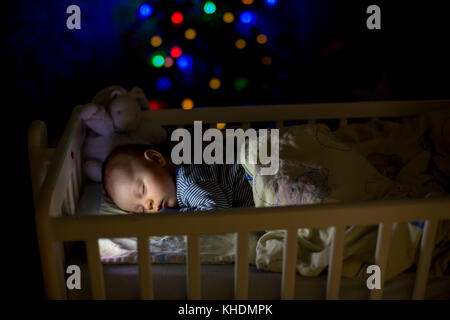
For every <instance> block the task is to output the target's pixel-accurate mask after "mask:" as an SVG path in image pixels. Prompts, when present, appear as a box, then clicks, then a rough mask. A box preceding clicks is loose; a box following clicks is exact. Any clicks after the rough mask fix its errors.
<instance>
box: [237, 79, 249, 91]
mask: <svg viewBox="0 0 450 320" xmlns="http://www.w3.org/2000/svg"><path fill="white" fill-rule="evenodd" d="M247 86H248V79H247V78H245V77H241V78H237V79H235V80H234V88H235V89H236V90H238V91H242V90H244V89H245V88H247Z"/></svg>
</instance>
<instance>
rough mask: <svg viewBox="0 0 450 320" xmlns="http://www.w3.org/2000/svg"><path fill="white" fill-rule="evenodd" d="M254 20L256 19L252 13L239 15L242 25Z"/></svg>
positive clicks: (245, 12)
mask: <svg viewBox="0 0 450 320" xmlns="http://www.w3.org/2000/svg"><path fill="white" fill-rule="evenodd" d="M255 20H256V17H255V15H254V14H253V13H251V12H250V11H244V12H242V13H241V21H242V23H246V24H248V23H251V22H254V21H255Z"/></svg>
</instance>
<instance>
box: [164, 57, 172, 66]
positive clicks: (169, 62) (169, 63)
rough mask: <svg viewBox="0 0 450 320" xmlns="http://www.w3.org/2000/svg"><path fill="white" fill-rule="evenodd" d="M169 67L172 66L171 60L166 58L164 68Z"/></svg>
mask: <svg viewBox="0 0 450 320" xmlns="http://www.w3.org/2000/svg"><path fill="white" fill-rule="evenodd" d="M171 66H173V59H172V58H171V57H170V56H167V57H166V58H165V59H164V67H166V68H170V67H171Z"/></svg>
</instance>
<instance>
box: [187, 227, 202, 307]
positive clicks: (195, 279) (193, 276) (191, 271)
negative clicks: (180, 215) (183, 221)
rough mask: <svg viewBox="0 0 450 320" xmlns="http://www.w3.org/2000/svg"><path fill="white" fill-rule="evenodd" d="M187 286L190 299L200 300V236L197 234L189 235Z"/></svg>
mask: <svg viewBox="0 0 450 320" xmlns="http://www.w3.org/2000/svg"><path fill="white" fill-rule="evenodd" d="M187 248H188V254H187V263H186V267H187V288H188V299H190V300H199V299H200V298H201V293H200V247H199V236H198V235H195V234H189V235H187Z"/></svg>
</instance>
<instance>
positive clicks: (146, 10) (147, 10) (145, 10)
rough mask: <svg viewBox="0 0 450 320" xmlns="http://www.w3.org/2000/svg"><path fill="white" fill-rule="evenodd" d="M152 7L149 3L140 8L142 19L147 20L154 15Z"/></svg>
mask: <svg viewBox="0 0 450 320" xmlns="http://www.w3.org/2000/svg"><path fill="white" fill-rule="evenodd" d="M152 12H153V10H152V7H151V6H150V5H149V4H148V3H144V4H143V5H141V6H140V7H139V15H140V16H141V18H143V19H145V18H148V17H150V16H151V15H152Z"/></svg>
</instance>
